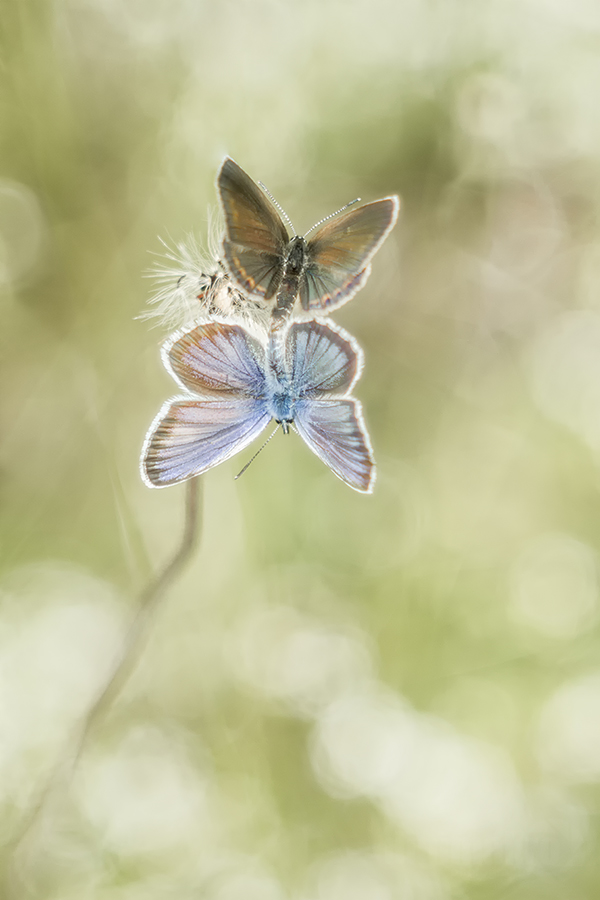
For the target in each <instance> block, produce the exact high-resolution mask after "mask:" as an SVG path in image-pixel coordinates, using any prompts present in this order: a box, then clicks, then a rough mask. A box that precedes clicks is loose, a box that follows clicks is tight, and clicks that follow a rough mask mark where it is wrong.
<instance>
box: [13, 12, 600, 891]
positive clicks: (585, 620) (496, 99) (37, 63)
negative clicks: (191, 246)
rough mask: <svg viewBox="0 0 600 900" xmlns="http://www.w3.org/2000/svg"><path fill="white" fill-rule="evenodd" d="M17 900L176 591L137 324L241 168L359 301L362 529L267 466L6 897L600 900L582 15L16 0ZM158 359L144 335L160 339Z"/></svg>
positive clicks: (307, 458)
mask: <svg viewBox="0 0 600 900" xmlns="http://www.w3.org/2000/svg"><path fill="white" fill-rule="evenodd" d="M0 44H1V56H0V303H1V309H2V327H1V329H0V346H1V349H2V363H3V366H2V371H3V376H2V378H3V380H2V390H1V392H0V423H1V440H2V445H1V457H0V460H1V466H2V468H1V482H0V486H1V504H0V521H1V539H2V545H1V546H2V553H1V566H2V571H1V582H0V592H1V598H0V840H1V841H2V844H3V845H4V847H5V851H6V852H5V854H4V856H3V857H2V860H3V862H2V863H1V865H2V867H3V869H2V870H1V871H0V874H1V875H5V876H7V877H8V874H9V862H8V860H9V858H10V855H11V848H13V844H14V840H15V836H16V835H17V833H18V829H19V823H21V822H22V817H23V816H24V815H25V813H26V811H27V809H28V808H29V805H30V804H31V803H32V802H33V801H34V800H35V798H36V797H37V795H38V792H39V791H40V789H41V788H42V787H43V785H44V784H45V783H46V780H47V778H48V774H49V772H50V771H51V770H52V767H53V766H54V765H55V763H56V761H57V760H59V759H61V755H63V754H64V752H65V747H66V746H68V744H67V742H68V738H69V736H70V735H71V733H72V729H73V727H74V725H75V723H76V722H77V721H78V720H79V719H80V716H81V715H82V713H83V711H84V710H85V709H86V708H87V706H88V704H89V703H90V701H91V698H92V697H93V696H94V695H95V692H96V691H97V690H98V687H99V685H101V684H102V683H103V680H104V679H105V678H106V675H107V672H108V671H109V669H110V666H111V663H112V660H113V659H114V655H115V654H116V653H117V651H118V648H119V645H120V641H121V639H122V637H123V634H124V632H125V630H126V628H127V625H128V623H129V622H130V621H131V619H132V617H133V615H134V613H135V610H136V604H137V597H138V593H139V591H140V589H141V588H142V586H143V585H144V584H145V583H146V582H147V580H148V578H149V577H150V575H151V572H152V571H155V570H156V569H158V568H159V567H160V565H161V564H162V563H163V562H164V561H166V560H167V559H168V558H169V556H170V554H172V552H173V551H174V549H175V547H176V544H177V540H178V534H179V532H180V530H181V528H182V524H183V514H184V500H185V489H184V488H181V487H177V488H173V489H169V490H164V491H151V490H149V489H148V488H146V487H145V486H144V485H143V484H142V482H141V480H140V477H139V474H138V457H139V450H140V446H141V443H142V441H143V438H144V434H145V432H146V429H147V427H148V425H149V423H150V422H151V420H152V418H153V417H154V416H155V414H156V412H157V411H158V409H159V407H160V405H161V403H162V402H163V401H164V400H165V399H166V398H167V397H168V396H169V395H170V394H171V393H172V392H173V385H172V383H171V381H170V379H169V377H168V375H167V374H166V373H165V372H164V370H163V369H162V366H161V364H160V359H159V345H160V343H161V341H162V340H163V339H164V337H165V336H166V334H167V331H166V329H165V327H164V326H162V327H161V325H160V323H158V327H156V325H157V322H156V320H154V321H152V322H147V321H140V320H139V319H137V318H136V317H138V316H139V315H140V314H141V313H142V312H143V311H144V309H145V308H147V300H148V297H149V295H150V293H151V290H152V285H151V282H149V281H148V280H147V279H144V277H143V275H144V273H147V272H148V270H149V269H150V268H151V267H152V266H155V265H156V264H157V262H158V263H159V264H160V259H159V257H157V256H153V255H152V254H161V253H163V252H164V248H163V246H162V245H161V243H160V241H159V237H162V238H163V239H165V240H167V241H171V242H172V243H175V244H176V243H178V242H180V241H182V240H185V239H186V235H189V234H192V235H194V236H195V237H196V239H197V240H199V241H200V242H204V241H205V240H206V238H207V234H208V230H209V209H210V208H214V207H215V206H216V194H215V188H214V178H215V174H216V171H217V169H218V166H219V165H220V162H221V160H222V158H223V156H224V155H225V154H226V153H227V154H229V155H231V156H233V157H234V158H235V159H236V160H237V161H238V162H239V163H240V164H241V165H242V166H243V167H244V168H245V169H246V170H247V171H248V172H249V173H250V174H251V175H252V176H253V177H254V178H255V179H261V180H262V181H264V182H265V183H266V184H267V185H268V186H269V188H270V190H271V191H272V192H273V193H274V194H275V196H276V197H277V198H278V200H279V202H280V203H281V204H282V205H283V206H284V207H285V209H286V211H287V212H288V214H289V215H290V216H291V217H292V219H293V221H294V223H295V225H296V228H297V229H298V230H299V231H300V232H302V231H303V230H305V229H307V228H308V227H309V226H310V225H311V224H312V223H313V222H314V221H316V220H317V219H319V218H321V217H322V216H325V215H327V214H328V213H330V212H331V211H332V210H334V209H337V208H338V207H339V206H341V205H342V204H344V203H345V202H347V201H348V200H350V199H352V198H353V197H355V196H357V195H360V196H361V197H362V198H363V199H364V200H372V199H375V198H377V197H380V196H384V195H386V194H390V193H395V192H397V193H399V194H400V195H401V197H402V210H401V216H400V219H399V222H398V224H397V226H396V228H395V230H394V232H393V233H392V235H391V236H390V238H389V239H388V240H387V243H386V244H385V245H384V247H383V248H382V249H381V251H380V252H379V253H378V255H377V257H376V259H375V260H374V265H373V274H372V276H371V278H370V280H369V282H368V284H367V286H366V287H365V289H364V290H363V291H362V292H361V293H360V294H359V295H358V296H357V297H355V298H354V299H353V300H352V302H351V303H350V304H348V305H347V306H345V307H344V308H343V309H342V310H340V311H339V313H336V314H335V316H334V318H335V321H336V322H338V323H339V324H340V325H343V326H344V327H345V328H347V329H348V330H349V331H350V332H351V333H352V334H354V335H355V336H356V337H357V339H358V340H359V341H360V342H361V344H362V345H363V347H364V349H365V354H366V367H365V371H364V374H363V377H362V379H361V381H360V383H359V385H358V386H357V389H356V394H357V396H359V397H360V399H361V400H362V401H363V403H364V408H365V414H366V419H367V422H368V426H369V430H370V433H371V437H372V441H373V445H374V448H375V453H376V457H377V461H378V466H379V479H378V483H377V485H376V489H375V493H374V494H373V496H370V497H369V496H367V497H365V496H360V495H358V494H356V493H354V492H353V491H351V490H349V489H348V488H347V487H346V486H345V485H344V484H342V483H341V482H340V481H339V480H338V479H336V478H335V477H334V476H333V475H332V474H331V473H330V472H329V471H328V470H327V469H326V468H325V467H324V466H323V464H322V463H321V462H320V461H319V460H318V459H317V458H316V457H314V456H313V455H312V454H311V453H310V452H309V451H308V449H307V448H306V447H305V446H304V445H303V443H302V442H301V441H300V440H298V439H296V438H288V439H284V438H283V437H282V436H281V435H278V436H277V437H276V438H275V439H274V440H273V441H272V442H271V444H270V445H269V447H268V448H267V449H266V450H265V451H264V453H263V454H262V455H261V456H260V457H259V459H258V460H257V461H256V462H255V463H254V464H253V466H252V468H251V469H250V470H249V471H248V472H247V473H246V474H245V475H244V478H243V479H242V480H241V481H240V482H234V481H233V476H234V475H235V473H236V472H237V471H238V470H239V468H240V467H241V465H243V463H244V462H245V461H246V460H247V458H249V454H242V455H240V457H237V458H235V459H233V460H231V461H230V462H228V463H225V464H224V465H222V466H221V467H218V468H217V469H215V470H213V471H211V472H209V473H208V474H207V475H206V476H205V477H204V479H203V481H204V530H203V536H202V545H201V547H200V549H199V550H198V552H197V553H196V555H195V557H194V561H193V563H192V564H191V565H190V567H189V569H188V570H187V571H186V573H185V575H184V576H183V577H182V578H181V579H180V581H179V582H178V583H177V585H176V586H175V587H174V588H173V589H172V590H171V591H170V592H169V594H168V596H166V597H164V598H163V601H162V604H161V606H160V608H159V609H158V611H157V614H156V616H155V619H154V623H153V627H152V629H151V635H150V640H149V642H148V644H147V645H146V646H145V647H144V650H143V653H142V654H141V657H140V660H139V664H138V666H137V669H136V671H135V673H134V675H133V676H132V678H131V680H130V681H129V683H128V685H127V686H126V688H125V690H124V691H123V692H122V694H121V696H120V697H119V699H118V701H117V702H116V703H115V704H114V705H113V707H112V708H111V710H110V713H109V714H108V715H107V717H106V719H105V720H104V722H103V723H102V725H101V727H99V728H98V729H97V730H96V731H95V732H94V734H93V735H92V738H91V740H90V741H89V743H88V745H87V748H86V750H85V753H84V756H83V758H82V760H81V762H80V765H79V767H78V770H77V773H76V775H75V778H74V779H73V781H72V783H71V784H70V785H68V786H65V787H64V789H63V790H62V791H61V790H59V791H58V792H57V796H55V798H54V802H53V803H52V804H51V808H50V809H49V810H48V812H47V815H46V816H44V817H42V820H41V821H40V822H39V823H38V827H37V828H36V829H35V830H34V832H33V833H32V834H31V835H30V836H29V839H28V841H27V842H26V846H25V847H24V848H21V852H20V853H19V858H18V864H17V865H15V864H14V861H13V864H12V866H11V874H10V879H11V882H12V895H13V896H16V897H19V898H21V897H23V898H29V897H31V898H44V900H46V898H50V900H59V898H60V900H86V898H94V900H96V898H98V900H142V898H143V900H162V898H177V900H192V898H200V897H202V898H207V900H450V898H469V900H471V898H472V900H484V898H498V900H500V898H503V900H537V898H539V900H554V898H556V900H559V898H560V900H564V898H569V900H584V898H586V900H587V898H590V900H592V898H597V897H598V896H600V868H599V865H598V830H599V826H598V813H599V812H600V795H599V792H598V782H599V781H600V661H599V659H598V656H599V651H600V638H599V634H598V618H599V597H598V555H597V554H598V547H599V544H600V491H599V488H600V481H599V476H598V457H599V453H600V225H599V212H600V112H599V107H598V85H599V84H600V6H599V5H598V3H597V2H596V0H483V2H469V0H446V2H435V0H402V2H397V0H368V2H367V0H347V2H341V0H320V2H318V3H317V2H314V0H306V2H304V3H302V4H297V3H291V2H281V0H252V2H233V0H231V2H226V0H218V2H206V0H172V2H170V3H166V2H159V0H1V3H0ZM152 326H154V327H152Z"/></svg>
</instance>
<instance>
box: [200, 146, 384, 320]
mask: <svg viewBox="0 0 600 900" xmlns="http://www.w3.org/2000/svg"><path fill="white" fill-rule="evenodd" d="M217 187H218V191H219V196H220V200H221V206H222V208H223V213H224V217H225V237H224V239H223V258H224V262H225V265H226V267H227V270H228V272H229V275H230V277H231V279H232V280H233V282H234V283H235V284H236V286H237V287H238V288H239V289H240V290H241V291H243V292H245V293H246V294H248V295H250V296H252V297H258V298H261V299H263V300H265V301H273V300H274V309H273V317H272V323H273V327H274V328H278V327H280V326H281V324H282V322H283V321H285V320H286V319H287V318H288V317H289V316H290V315H291V313H292V310H293V307H294V304H295V302H296V300H297V299H298V298H299V300H300V304H301V306H302V309H303V310H304V311H305V312H313V313H315V312H320V311H329V310H331V309H335V308H336V307H338V306H341V304H342V303H345V302H346V301H347V300H349V299H350V298H351V297H353V296H354V294H355V293H356V292H357V291H358V290H359V289H360V288H361V287H362V286H363V284H364V283H365V281H366V280H367V278H368V276H369V273H370V265H369V264H370V260H371V259H372V257H373V255H374V254H375V252H376V251H377V250H378V248H379V247H380V246H381V244H382V243H383V241H384V240H385V238H386V237H387V235H388V234H389V232H390V230H391V229H392V227H393V225H394V223H395V221H396V218H397V215H398V208H399V200H398V197H395V196H393V197H384V198H383V199H381V200H375V201H374V202H372V203H367V204H365V205H364V206H361V207H358V208H351V209H347V210H345V211H340V213H341V214H336V215H335V216H334V217H329V218H328V219H326V220H323V222H322V223H319V225H320V227H317V230H316V231H315V234H314V236H312V237H311V238H310V239H309V240H307V238H306V237H302V236H300V235H295V236H294V237H292V238H291V239H290V237H289V234H288V231H287V229H286V227H285V225H284V223H283V221H282V219H281V217H280V215H279V213H278V212H277V210H276V209H275V207H274V206H273V204H272V203H270V202H269V200H268V199H267V197H266V196H265V194H264V193H263V191H261V189H260V188H259V186H258V185H257V184H255V183H254V181H253V180H252V179H251V178H250V176H249V175H247V174H246V172H244V170H243V169H242V168H241V167H240V166H238V164H237V163H236V162H234V161H233V160H232V159H230V158H229V157H227V158H226V159H225V161H224V162H223V165H222V166H221V170H220V172H219V175H218V176H217ZM312 230H313V229H311V231H312ZM307 234H308V232H307Z"/></svg>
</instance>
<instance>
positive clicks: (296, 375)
mask: <svg viewBox="0 0 600 900" xmlns="http://www.w3.org/2000/svg"><path fill="white" fill-rule="evenodd" d="M285 353H286V358H287V368H288V371H289V372H290V381H291V385H292V391H293V393H294V395H295V396H296V397H298V398H302V397H314V398H318V397H322V396H327V395H328V394H345V393H347V392H348V391H349V390H350V389H351V387H352V385H353V384H354V382H355V381H356V379H357V378H358V376H359V374H360V371H361V369H362V350H361V349H360V347H359V346H358V344H357V343H356V341H355V340H354V339H353V338H351V337H350V335H349V334H346V333H345V332H342V330H341V329H335V328H333V327H332V326H331V325H325V323H323V322H319V321H316V320H315V321H311V322H295V323H293V324H292V325H290V327H289V329H288V332H287V337H286V345H285Z"/></svg>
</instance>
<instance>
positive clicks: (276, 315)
mask: <svg viewBox="0 0 600 900" xmlns="http://www.w3.org/2000/svg"><path fill="white" fill-rule="evenodd" d="M307 247H308V245H307V243H306V241H305V240H304V238H303V237H301V236H300V235H296V237H293V238H292V240H291V241H290V242H289V244H288V246H287V254H286V259H285V265H284V269H283V276H282V278H281V284H280V286H279V290H278V291H277V300H276V302H275V308H274V310H273V327H274V328H277V327H279V326H280V325H282V324H283V323H284V322H285V321H286V319H287V318H288V316H289V315H290V314H291V312H292V309H293V307H294V303H295V302H296V297H297V296H298V292H299V290H300V281H301V279H302V276H303V275H304V270H305V268H306V263H307Z"/></svg>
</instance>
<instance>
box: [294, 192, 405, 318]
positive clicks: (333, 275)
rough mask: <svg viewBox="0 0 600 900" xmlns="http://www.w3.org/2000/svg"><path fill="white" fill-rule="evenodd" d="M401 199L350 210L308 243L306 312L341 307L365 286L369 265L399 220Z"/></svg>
mask: <svg viewBox="0 0 600 900" xmlns="http://www.w3.org/2000/svg"><path fill="white" fill-rule="evenodd" d="M399 205H400V204H399V200H398V197H385V198H383V199H382V200H375V201H373V203H367V204H365V206H361V207H359V208H358V209H350V210H348V212H346V213H343V214H342V215H339V216H336V217H335V218H334V219H331V220H330V221H328V222H326V223H325V224H324V225H323V226H322V227H321V228H320V229H319V230H318V231H317V233H316V234H315V236H314V238H312V239H311V240H309V241H308V264H307V267H306V269H305V273H304V278H303V281H302V283H301V285H300V299H301V302H302V307H303V309H305V310H319V309H332V308H334V307H336V306H341V304H342V303H345V302H346V301H347V300H349V299H350V298H351V297H352V296H353V295H354V294H355V293H356V292H357V291H358V290H359V288H361V287H362V286H363V284H364V283H365V281H366V280H367V278H368V276H369V272H370V267H369V262H370V260H371V259H372V257H373V255H374V254H375V253H376V252H377V250H378V249H379V247H380V246H381V244H382V243H383V241H384V240H385V238H386V237H387V235H388V234H389V232H390V231H391V229H392V228H393V226H394V223H395V221H396V218H397V216H398V208H399Z"/></svg>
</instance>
